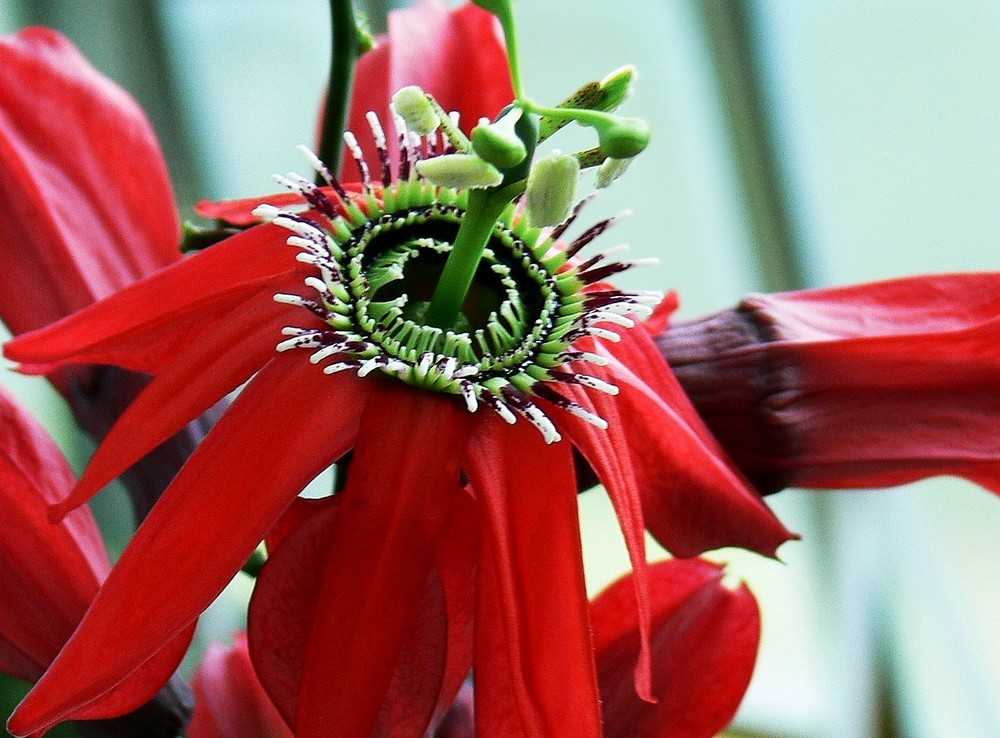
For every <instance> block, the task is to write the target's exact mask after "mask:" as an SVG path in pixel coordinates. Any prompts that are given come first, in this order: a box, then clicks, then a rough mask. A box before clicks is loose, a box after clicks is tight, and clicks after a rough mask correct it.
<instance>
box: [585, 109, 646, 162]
mask: <svg viewBox="0 0 1000 738" xmlns="http://www.w3.org/2000/svg"><path fill="white" fill-rule="evenodd" d="M597 135H598V140H599V142H600V146H601V153H602V154H604V155H605V156H607V157H609V158H611V159H630V158H632V157H633V156H637V155H638V154H640V153H641V152H642V150H643V149H645V148H646V146H648V145H649V124H648V123H646V121H644V120H643V119H642V118H621V117H617V116H615V117H613V118H612V119H611V121H610V122H609V124H608V125H606V126H601V127H600V128H599V129H598V131H597Z"/></svg>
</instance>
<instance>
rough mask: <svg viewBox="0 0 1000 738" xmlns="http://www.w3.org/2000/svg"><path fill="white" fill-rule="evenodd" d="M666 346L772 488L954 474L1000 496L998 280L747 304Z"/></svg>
mask: <svg viewBox="0 0 1000 738" xmlns="http://www.w3.org/2000/svg"><path fill="white" fill-rule="evenodd" d="M657 343H658V344H659V346H660V348H661V349H662V351H663V353H664V355H665V356H666V358H667V359H668V361H669V362H670V364H671V366H672V367H673V369H674V371H675V372H676V374H677V377H678V378H679V379H680V381H681V384H682V385H683V387H684V390H685V391H686V392H687V394H688V395H689V396H690V397H691V399H692V400H693V402H694V404H695V406H696V407H697V408H698V411H699V413H700V415H701V416H702V417H703V418H704V419H705V422H706V423H707V424H708V426H709V427H710V428H711V429H712V432H713V433H714V434H715V436H716V437H717V438H718V439H719V440H720V441H721V442H722V444H723V446H724V447H725V448H726V450H727V451H728V452H729V453H730V455H731V456H732V457H733V459H734V460H735V461H736V463H737V464H738V466H739V467H740V469H742V470H743V471H744V472H745V473H746V474H747V475H748V476H749V477H750V478H751V479H752V480H753V481H754V482H755V483H756V484H757V485H758V487H759V488H760V489H762V490H765V491H776V490H778V489H781V488H783V487H789V486H798V487H821V488H828V489H836V488H857V487H890V486H894V485H899V484H905V483H907V482H912V481H915V480H917V479H923V478H925V477H929V476H935V475H938V474H953V475H955V476H960V477H965V478H966V479H968V480H970V481H972V482H975V483H977V484H980V485H982V486H983V487H986V488H987V489H990V490H992V491H993V492H996V493H1000V471H998V469H1000V451H998V449H997V444H996V427H997V420H998V418H1000V352H998V350H997V346H998V345H1000V274H996V273H992V274H990V273H984V274H950V275H933V276H925V277H907V278H904V279H896V280H892V281H887V282H877V283H873V284H866V285H858V286H853V287H838V288H833V289H818V290H806V291H802V292H786V293H781V294H775V295H751V296H749V297H747V298H746V299H744V300H743V302H742V303H740V305H739V307H737V308H736V309H734V310H728V311H724V312H722V313H719V314H718V315H715V316H712V317H709V318H706V319H704V320H701V321H696V322H692V323H689V324H686V325H678V326H672V327H670V328H669V329H667V330H665V331H663V332H662V333H661V334H660V335H659V337H658V338H657Z"/></svg>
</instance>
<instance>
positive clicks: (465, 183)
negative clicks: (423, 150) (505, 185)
mask: <svg viewBox="0 0 1000 738" xmlns="http://www.w3.org/2000/svg"><path fill="white" fill-rule="evenodd" d="M416 167H417V171H418V172H420V174H422V175H423V176H424V177H427V179H428V180H430V182H431V184H436V185H438V186H440V187H454V188H455V189H478V188H484V187H496V186H497V185H499V184H500V183H501V182H503V175H502V174H501V173H500V171H499V170H498V169H497V168H496V167H495V166H493V165H492V164H490V163H489V162H488V161H484V160H482V159H480V158H479V157H478V156H475V155H474V154H445V155H444V156H435V157H434V158H433V159H422V160H421V161H418V162H417V163H416Z"/></svg>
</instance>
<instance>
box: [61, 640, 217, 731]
mask: <svg viewBox="0 0 1000 738" xmlns="http://www.w3.org/2000/svg"><path fill="white" fill-rule="evenodd" d="M196 625H197V623H191V625H189V626H188V627H186V628H184V629H183V630H182V631H181V632H180V633H178V634H177V635H175V636H174V637H173V638H171V639H170V640H169V641H168V642H167V643H166V644H165V645H164V646H163V647H162V648H160V650H158V651H157V652H156V653H154V654H153V655H152V656H151V657H150V658H149V659H148V660H147V661H146V662H145V663H143V664H142V665H141V666H139V667H138V668H137V669H136V670H135V671H133V672H132V673H130V674H129V675H128V677H126V678H125V679H124V680H123V681H122V682H121V683H120V684H119V685H118V686H117V687H115V689H114V690H113V691H111V692H107V693H105V694H104V695H102V696H101V697H99V698H97V699H95V700H93V701H92V702H89V703H88V704H87V705H85V706H84V707H81V708H80V709H79V710H77V711H76V712H74V713H73V719H74V720H100V719H103V718H110V717H118V716H119V715H124V714H126V713H129V712H132V711H133V710H137V709H139V708H140V707H141V706H142V705H145V704H146V703H147V702H149V701H150V700H151V699H153V698H154V697H155V696H156V694H157V693H158V692H159V691H160V689H161V688H162V687H163V685H164V684H165V683H166V682H167V681H168V680H169V679H170V677H171V676H172V675H173V673H174V672H175V671H176V670H177V667H178V666H179V665H180V663H181V659H183V658H184V654H185V653H187V650H188V646H190V645H191V639H192V638H193V637H194V631H195V626H196Z"/></svg>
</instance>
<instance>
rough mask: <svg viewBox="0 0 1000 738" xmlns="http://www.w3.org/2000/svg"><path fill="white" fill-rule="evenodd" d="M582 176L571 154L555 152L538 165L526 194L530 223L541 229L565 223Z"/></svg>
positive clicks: (537, 162) (577, 163) (540, 160)
mask: <svg viewBox="0 0 1000 738" xmlns="http://www.w3.org/2000/svg"><path fill="white" fill-rule="evenodd" d="M579 175H580V163H579V162H578V161H577V159H576V157H575V156H573V155H572V154H563V153H561V152H558V151H555V152H553V153H551V154H549V155H548V156H545V157H542V158H541V159H539V160H538V161H536V162H535V165H534V166H533V167H532V168H531V173H530V174H529V175H528V184H527V188H526V190H525V198H526V199H527V202H528V210H527V216H528V223H529V224H531V225H533V226H536V227H541V226H553V225H558V224H559V223H562V222H563V221H564V220H566V218H567V217H568V216H569V211H570V208H571V207H572V206H573V200H574V197H575V194H576V180H577V178H578V177H579Z"/></svg>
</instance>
